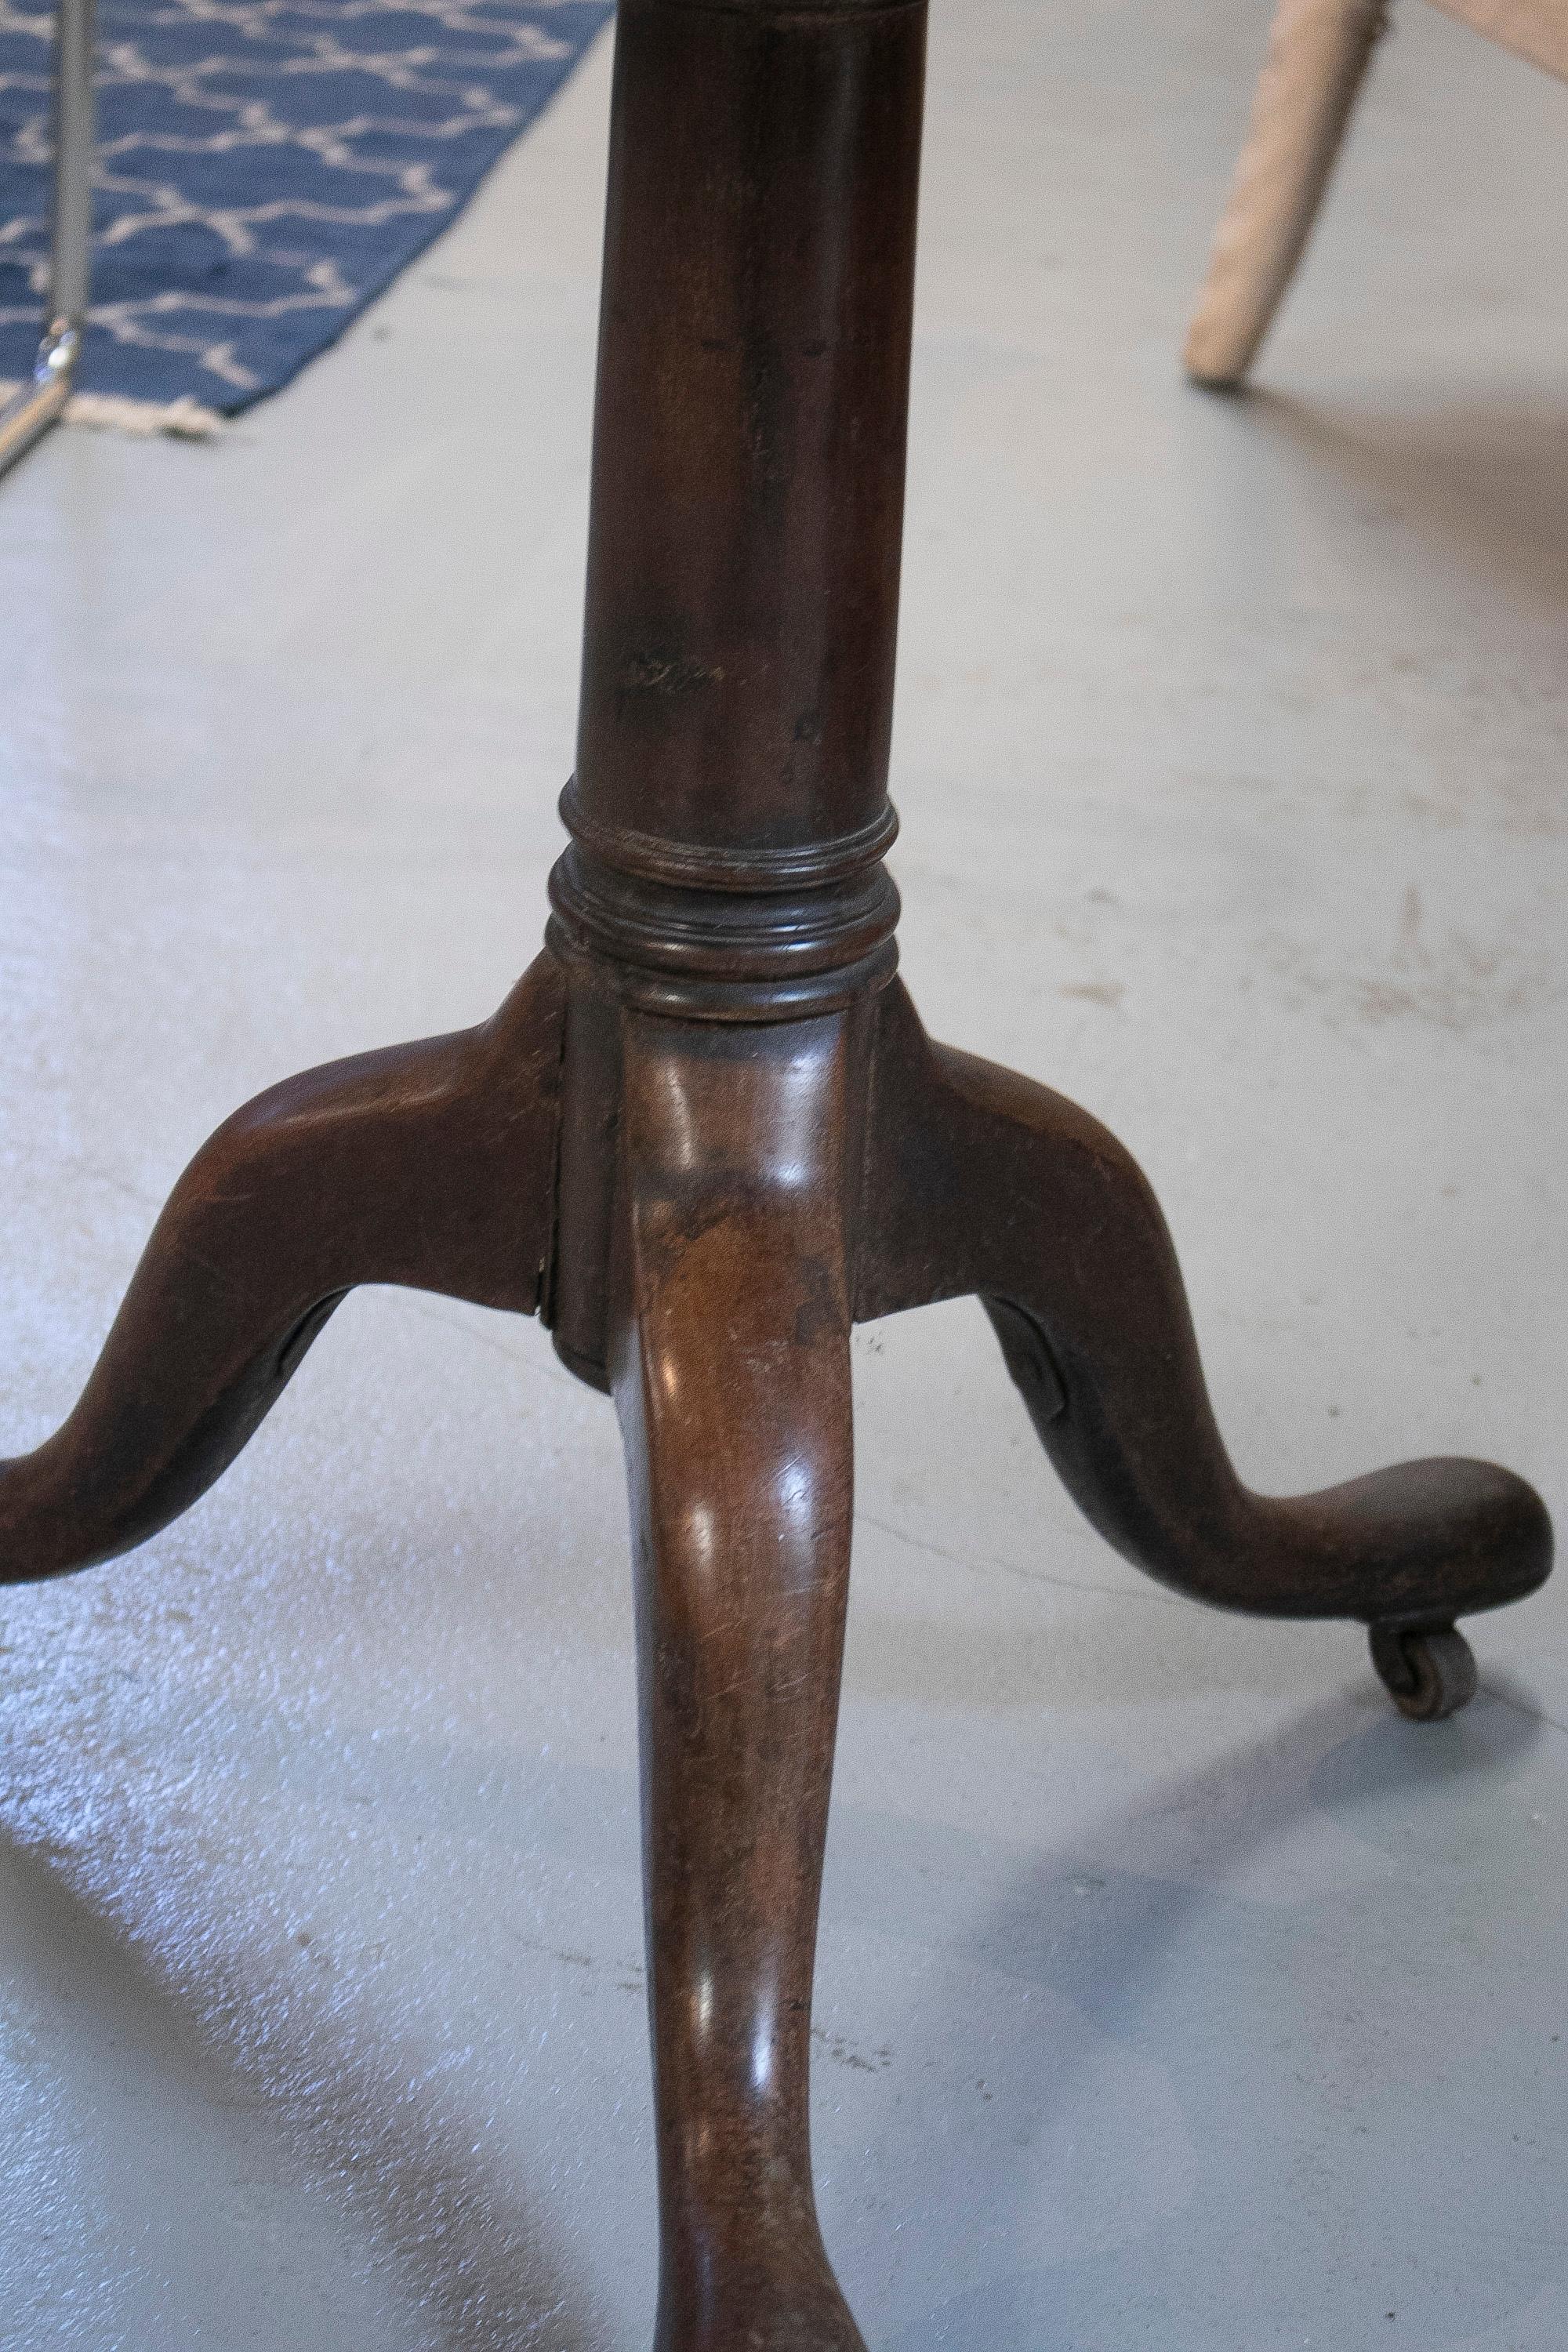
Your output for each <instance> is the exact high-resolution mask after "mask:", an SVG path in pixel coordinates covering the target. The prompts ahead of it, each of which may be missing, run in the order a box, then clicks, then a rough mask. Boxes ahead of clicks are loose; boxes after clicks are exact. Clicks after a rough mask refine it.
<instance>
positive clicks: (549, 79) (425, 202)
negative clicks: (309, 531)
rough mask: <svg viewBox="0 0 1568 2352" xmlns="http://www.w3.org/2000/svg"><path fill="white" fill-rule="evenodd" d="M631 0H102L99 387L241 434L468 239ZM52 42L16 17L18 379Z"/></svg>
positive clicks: (8, 299) (45, 139)
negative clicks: (239, 422)
mask: <svg viewBox="0 0 1568 2352" xmlns="http://www.w3.org/2000/svg"><path fill="white" fill-rule="evenodd" d="M609 14H610V0H467V5H465V0H100V9H99V27H98V35H99V38H98V58H99V73H98V88H99V108H100V125H99V163H98V176H97V190H98V193H97V197H96V214H95V231H96V234H95V243H94V253H93V272H94V283H93V304H92V311H91V317H90V322H89V329H88V334H87V341H86V351H85V358H84V366H83V370H82V373H81V376H80V378H79V383H80V384H81V386H82V387H83V389H84V390H86V391H88V392H90V393H101V394H118V395H121V396H123V397H126V398H129V399H132V400H136V401H145V402H151V403H155V404H158V405H159V406H163V405H164V404H168V403H172V402H177V401H181V400H195V401H197V402H199V403H200V404H202V405H203V406H204V407H205V408H209V409H216V410H218V411H220V412H222V413H224V414H226V415H235V414H237V412H238V411H239V410H240V409H243V408H248V407H249V406H250V404H251V403H252V402H253V401H257V400H260V399H261V398H263V396H264V395H265V394H268V393H269V392H276V391H277V390H278V389H279V386H280V385H282V384H285V383H288V382H289V378H290V376H292V375H294V374H296V373H298V371H299V370H300V368H301V367H303V365H304V364H305V362H306V361H307V360H309V359H312V358H313V357H314V356H315V354H316V353H317V352H319V351H321V350H324V348H325V347H326V345H327V344H328V343H330V342H331V341H334V340H335V338H336V337H337V336H339V335H341V334H342V331H343V329H344V328H345V327H346V326H347V325H348V324H349V322H350V321H351V320H353V318H354V317H355V316H356V315H357V314H358V312H359V311H361V310H363V308H364V306H365V304H366V303H367V302H368V301H369V300H370V299H372V297H373V296H374V295H375V294H378V293H379V292H380V291H381V289H382V288H383V287H384V286H386V285H387V284H388V283H389V282H390V280H391V279H392V278H395V276H396V275H397V273H398V271H399V270H400V269H402V268H404V267H405V265H406V264H407V263H408V262H409V261H411V260H412V259H413V258H414V256H415V255H416V253H418V252H420V251H421V250H422V249H423V247H425V246H426V245H428V244H429V242H430V240H431V239H432V237H435V236H439V234H440V232H441V231H442V230H443V229H444V228H447V227H449V226H451V224H452V222H453V221H454V220H455V219H456V218H457V216H458V213H459V212H460V211H461V210H462V207H463V205H464V204H465V203H466V202H467V200H468V197H469V196H470V195H471V194H473V192H474V189H475V188H476V187H477V186H478V184H479V181H480V179H481V178H482V177H483V175H484V173H486V172H487V171H488V170H489V167H490V165H491V164H492V163H494V162H495V161H496V159H497V158H498V156H500V154H501V153H502V152H504V151H505V149H506V148H507V147H508V146H510V143H511V142H512V141H513V140H514V139H515V138H516V137H517V136H518V134H519V132H520V131H524V130H526V129H527V127H528V125H529V124H530V123H531V121H533V119H534V117H535V115H537V114H538V113H539V111H540V110H541V108H542V107H543V106H544V105H545V104H546V102H547V101H548V100H549V99H550V98H551V96H552V94H553V92H554V91H555V90H556V89H558V88H559V87H560V84H561V83H562V82H563V80H564V79H565V78H566V76H567V75H568V74H569V73H570V72H571V70H572V68H573V67H574V65H575V64H576V62H577V60H578V58H580V57H581V56H582V55H583V52H584V49H585V48H586V47H587V46H588V43H589V42H590V41H591V40H592V39H593V37H594V35H595V33H596V32H597V31H598V29H599V27H600V26H601V25H603V24H604V22H605V18H606V17H607V16H609ZM52 31H53V28H52V23H51V19H50V16H49V15H48V14H47V6H46V5H39V6H38V8H37V12H36V13H35V12H34V11H33V10H32V9H30V8H29V6H28V0H0V377H12V378H17V377H22V376H25V375H26V374H27V373H29V372H30V370H31V367H32V363H33V355H34V352H35V351H36V350H37V341H38V330H39V325H40V306H41V300H42V292H43V287H44V282H45V281H44V265H45V259H46V256H47V244H48V222H47V212H48V173H47V164H48V152H49V88H50V73H51V65H52V54H53V53H52V47H51V43H52Z"/></svg>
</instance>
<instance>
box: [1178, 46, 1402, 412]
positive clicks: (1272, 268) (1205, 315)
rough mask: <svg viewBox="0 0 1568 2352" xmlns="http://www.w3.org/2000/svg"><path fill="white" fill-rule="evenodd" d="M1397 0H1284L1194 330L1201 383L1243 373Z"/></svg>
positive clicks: (1193, 367)
mask: <svg viewBox="0 0 1568 2352" xmlns="http://www.w3.org/2000/svg"><path fill="white" fill-rule="evenodd" d="M1388 5H1389V0H1279V9H1278V11H1277V12H1276V15H1275V18H1274V27H1273V31H1272V32H1271V34H1270V35H1269V40H1268V58H1267V60H1266V62H1265V64H1264V68H1263V71H1262V74H1261V75H1260V76H1259V78H1258V90H1257V94H1256V96H1255V97H1254V99H1253V101H1252V121H1251V123H1250V125H1249V126H1248V129H1247V144H1246V145H1245V147H1244V148H1243V149H1242V151H1241V157H1240V161H1239V162H1238V163H1237V167H1236V178H1235V181H1234V183H1233V184H1232V187H1231V192H1230V200H1229V202H1228V203H1227V205H1226V208H1225V212H1224V214H1223V215H1222V217H1221V220H1220V224H1219V226H1218V228H1217V229H1216V230H1215V240H1214V249H1213V251H1212V253H1211V254H1210V257H1209V268H1208V276H1207V278H1205V281H1204V288H1203V291H1202V293H1201V294H1200V295H1199V297H1198V307H1197V309H1196V310H1195V311H1194V314H1193V322H1192V325H1191V326H1190V328H1189V329H1188V331H1187V343H1186V350H1185V352H1184V361H1185V364H1186V370H1187V373H1188V374H1189V375H1190V376H1191V377H1192V378H1193V379H1194V382H1195V383H1202V384H1208V385H1212V386H1214V387H1215V388H1224V387H1227V386H1230V385H1233V384H1237V383H1240V382H1241V379H1242V378H1243V376H1245V374H1246V373H1247V369H1248V368H1249V367H1250V366H1251V364H1252V362H1253V359H1254V357H1255V355H1256V353H1257V351H1258V345H1259V344H1260V343H1261V342H1262V341H1263V338H1264V336H1265V335H1266V334H1267V333H1268V328H1269V324H1270V321H1271V320H1272V319H1273V317H1274V313H1275V311H1276V310H1278V309H1279V304H1280V302H1281V300H1282V299H1283V298H1284V294H1285V289H1286V288H1287V287H1288V286H1289V283H1290V280H1291V278H1293V277H1294V275H1295V273H1296V266H1297V264H1298V263H1299V262H1300V258H1301V256H1302V254H1303V253H1304V252H1305V251H1306V247H1307V239H1308V238H1309V236H1310V235H1311V233H1312V223H1313V222H1314V220H1315V219H1316V218H1317V215H1318V206H1319V205H1320V204H1321V202H1322V198H1323V191H1324V189H1325V188H1326V187H1327V186H1328V184H1329V177H1330V174H1331V172H1332V171H1333V168H1334V163H1335V161H1336V159H1337V157H1338V155H1339V152H1340V146H1341V143H1342V141H1343V138H1344V135H1345V131H1346V128H1347V127H1348V125H1349V122H1350V118H1351V111H1352V108H1353V107H1354V105H1355V101H1356V97H1357V94H1358V93H1359V91H1360V89H1361V86H1362V80H1363V76H1364V75H1365V72H1366V69H1367V67H1368V65H1369V64H1370V63H1371V61H1372V53H1373V48H1374V47H1376V45H1377V41H1378V38H1379V37H1380V36H1381V34H1382V33H1383V32H1384V28H1385V26H1386V24H1387V21H1388Z"/></svg>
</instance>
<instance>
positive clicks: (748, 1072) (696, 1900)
mask: <svg viewBox="0 0 1568 2352" xmlns="http://www.w3.org/2000/svg"><path fill="white" fill-rule="evenodd" d="M624 1038H625V1062H624V1087H625V1091H624V1102H625V1127H624V1130H623V1133H624V1153H625V1157H624V1160H623V1169H624V1183H625V1193H624V1202H625V1212H624V1218H623V1223H622V1234H623V1242H622V1248H623V1251H624V1264H623V1265H622V1266H621V1267H620V1269H619V1282H618V1288H619V1291H620V1295H621V1306H620V1309H619V1313H618V1317H617V1320H616V1326H615V1327H613V1331H612V1345H611V1372H612V1379H613V1382H614V1388H615V1394H616V1404H617V1407H618V1409H619V1412H620V1417H621V1423H622V1429H623V1432H624V1435H625V1440H626V1457H627V1464H628V1471H629V1477H630V1486H631V1507H632V1519H633V1528H634V1537H635V1542H636V1548H637V1611H638V1647H639V1655H640V1669H641V1688H642V1714H643V1774H644V1853H645V1869H646V1883H647V1933H648V1961H649V1969H648V1974H649V2000H650V2008H651V2014H652V2025H653V2040H654V2079H655V2096H656V2101H657V2106H658V2171H659V2206H660V2224H661V2263H660V2289H659V2315H658V2332H657V2336H656V2346H657V2352H742V2347H746V2352H864V2347H863V2346H862V2341H861V2337H860V2335H859V2332H858V2329H857V2327H856V2326H855V2323H854V2320H853V2319H852V2318H851V2316H850V2315H849V2312H848V2309H847V2305H845V2302H844V2299H843V2296H842V2295H841V2294H840V2292H839V2290H838V2287H837V2283H836V2281H835V2279H834V2276H833V2272H832V2270H831V2268H830V2266H829V2263H828V2260H827V2256H826V2252H824V2250H823V2244H822V2239H821V2234H820V2231H819V2230H818V2226H817V2220H816V2203H815V2198H814V2195H813V2189H812V2177H811V2155H810V2145H809V2137H808V2126H807V2105H806V2102H807V2073H808V2065H809V2053H810V2030H811V1990H812V1976H813V1967H814V1957H815V1950H816V1913H817V1896H818V1891H819V1887H820V1883H821V1873H822V1851H823V1839H824V1835H825V1832H826V1821H827V1799H828V1785H829V1780H830V1778H831V1773H832V1762H833V1744H834V1733H835V1727H836V1722H837V1706H838V1683H839V1665H840V1657H841V1651H842V1643H843V1631H844V1610H845V1601H846V1597H847V1585H848V1566H849V1524H850V1404H849V1346H848V1341H849V1307H848V1291H847V1275H846V1266H845V1223H846V1221H845V1163H846V1132H847V1117H846V1092H845V1078H846V1064H847V1024H846V1022H845V1020H844V1018H843V1017H841V1016H835V1017H830V1018H826V1019H823V1020H813V1021H805V1022H798V1023H792V1024H781V1025H779V1026H777V1027H773V1028H742V1027H735V1028H724V1027H713V1028H710V1029H708V1030H706V1031H702V1030H697V1029H694V1028H687V1027H685V1026H682V1025H681V1024H677V1023H674V1022H669V1021H662V1020H658V1019H654V1018H648V1017H647V1016H644V1015H639V1014H633V1015H629V1016H626V1022H625V1024H624Z"/></svg>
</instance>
